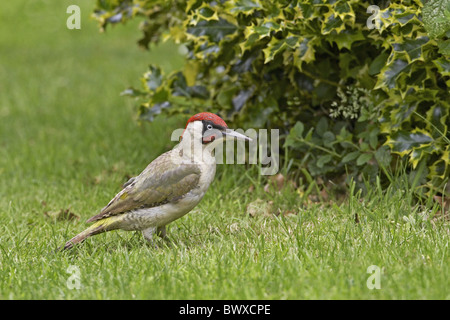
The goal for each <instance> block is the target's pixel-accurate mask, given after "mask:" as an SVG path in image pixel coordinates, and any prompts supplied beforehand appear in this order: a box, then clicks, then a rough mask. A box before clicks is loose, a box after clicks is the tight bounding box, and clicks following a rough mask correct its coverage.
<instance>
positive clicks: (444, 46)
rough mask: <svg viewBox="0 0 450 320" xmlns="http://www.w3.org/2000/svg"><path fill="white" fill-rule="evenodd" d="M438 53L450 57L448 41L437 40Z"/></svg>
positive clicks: (449, 41)
mask: <svg viewBox="0 0 450 320" xmlns="http://www.w3.org/2000/svg"><path fill="white" fill-rule="evenodd" d="M438 46H439V53H442V54H445V55H446V56H450V40H439V41H438Z"/></svg>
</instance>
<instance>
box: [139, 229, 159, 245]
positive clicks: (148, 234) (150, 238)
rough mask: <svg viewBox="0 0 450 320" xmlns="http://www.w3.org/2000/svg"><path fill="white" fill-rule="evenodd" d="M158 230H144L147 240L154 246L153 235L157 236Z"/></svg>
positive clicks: (143, 233)
mask: <svg viewBox="0 0 450 320" xmlns="http://www.w3.org/2000/svg"><path fill="white" fill-rule="evenodd" d="M156 229H157V228H156V227H150V228H147V229H144V230H142V235H143V236H144V238H145V240H147V241H148V242H149V243H150V244H152V245H154V240H153V235H154V234H155V232H156Z"/></svg>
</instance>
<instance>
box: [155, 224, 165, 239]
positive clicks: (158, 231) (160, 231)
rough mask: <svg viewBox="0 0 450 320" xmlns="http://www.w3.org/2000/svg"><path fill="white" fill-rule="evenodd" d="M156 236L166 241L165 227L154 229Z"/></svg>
mask: <svg viewBox="0 0 450 320" xmlns="http://www.w3.org/2000/svg"><path fill="white" fill-rule="evenodd" d="M156 234H157V235H158V236H160V237H161V238H163V239H166V226H160V227H158V228H157V229H156Z"/></svg>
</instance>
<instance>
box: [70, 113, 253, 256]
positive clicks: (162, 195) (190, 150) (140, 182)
mask: <svg viewBox="0 0 450 320" xmlns="http://www.w3.org/2000/svg"><path fill="white" fill-rule="evenodd" d="M227 138H236V139H239V140H251V139H250V138H248V137H247V136H245V135H243V134H240V133H238V132H236V131H233V130H231V129H228V126H227V124H226V123H225V121H223V120H222V119H221V118H220V117H219V116H217V115H215V114H213V113H209V112H202V113H199V114H196V115H194V116H192V117H191V118H190V119H189V120H188V122H187V124H186V127H185V129H184V132H183V134H182V136H181V138H180V143H179V144H178V145H176V146H175V147H174V148H173V149H172V150H170V151H168V152H166V153H163V154H162V155H160V156H159V157H158V158H156V159H155V160H153V161H152V162H151V163H150V164H149V165H148V166H147V168H145V169H144V171H142V173H141V174H139V175H138V176H136V177H133V178H131V179H130V180H129V181H128V182H126V183H125V184H124V185H123V189H122V191H120V192H119V193H118V194H117V195H116V196H115V197H114V198H113V199H112V200H111V201H110V202H109V203H108V204H107V205H106V207H104V208H103V209H102V210H101V211H100V213H99V214H97V215H95V216H93V217H91V218H90V219H88V220H87V222H92V223H93V224H92V225H91V226H90V227H89V228H87V229H86V230H85V231H83V232H81V233H80V234H78V235H76V236H75V237H73V238H72V239H70V240H69V241H67V243H66V244H65V245H64V249H69V248H72V247H73V245H74V244H76V243H79V242H81V241H83V240H85V239H86V238H88V237H90V236H93V235H96V234H99V233H103V232H106V231H111V230H117V229H122V230H127V231H142V234H143V236H144V238H145V239H146V240H148V241H149V242H152V238H153V235H154V234H155V233H156V234H157V235H159V236H161V237H165V236H166V225H167V224H169V223H171V222H172V221H174V220H176V219H179V218H181V217H182V216H184V215H185V214H186V213H188V212H189V211H191V210H192V209H193V208H194V207H195V206H196V205H197V204H198V203H199V202H200V200H201V199H202V198H203V196H204V195H205V192H206V190H208V187H209V185H210V184H211V182H212V181H213V180H214V175H215V172H216V161H215V156H214V153H213V149H214V147H215V146H217V145H218V144H219V143H222V142H223V139H227Z"/></svg>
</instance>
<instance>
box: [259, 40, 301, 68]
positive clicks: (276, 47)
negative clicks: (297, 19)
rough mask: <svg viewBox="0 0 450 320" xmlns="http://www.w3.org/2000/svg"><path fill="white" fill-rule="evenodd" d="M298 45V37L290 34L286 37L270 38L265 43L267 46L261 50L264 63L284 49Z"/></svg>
mask: <svg viewBox="0 0 450 320" xmlns="http://www.w3.org/2000/svg"><path fill="white" fill-rule="evenodd" d="M297 46H299V37H297V36H290V37H287V38H286V39H281V40H280V39H277V38H272V40H271V41H270V42H269V44H268V45H267V48H265V49H264V50H263V52H264V56H265V57H266V59H265V60H264V63H268V62H270V61H271V60H273V58H274V57H275V56H276V55H277V54H278V53H281V52H283V51H284V50H286V49H287V48H295V47H297Z"/></svg>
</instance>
